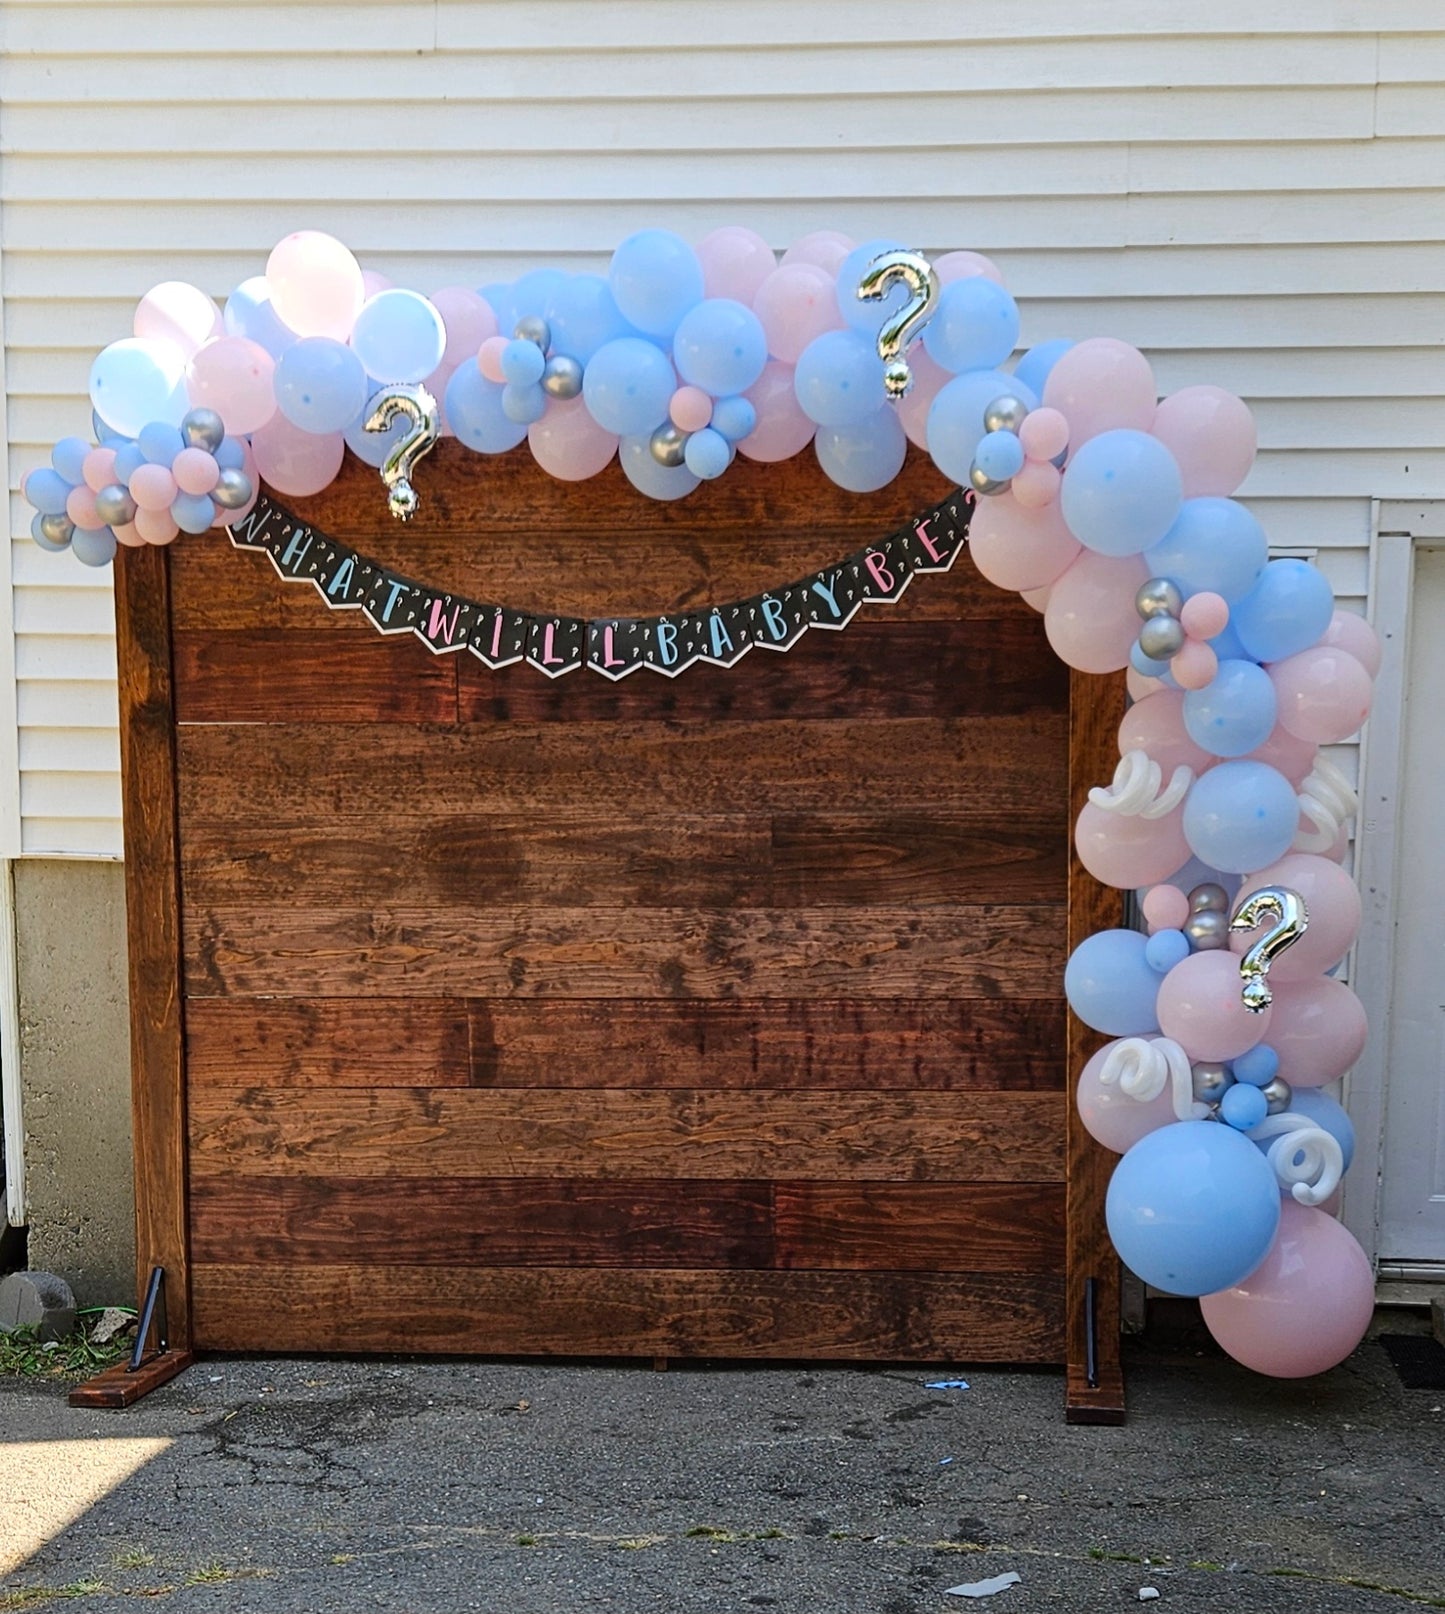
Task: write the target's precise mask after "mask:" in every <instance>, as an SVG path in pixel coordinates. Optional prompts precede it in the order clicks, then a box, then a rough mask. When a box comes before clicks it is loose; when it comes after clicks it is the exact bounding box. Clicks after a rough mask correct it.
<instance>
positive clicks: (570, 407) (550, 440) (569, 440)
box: [527, 398, 617, 482]
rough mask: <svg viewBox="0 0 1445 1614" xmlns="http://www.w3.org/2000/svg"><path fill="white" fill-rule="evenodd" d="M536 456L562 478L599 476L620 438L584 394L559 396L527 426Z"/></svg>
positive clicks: (570, 479)
mask: <svg viewBox="0 0 1445 1614" xmlns="http://www.w3.org/2000/svg"><path fill="white" fill-rule="evenodd" d="M527 442H528V444H529V445H530V446H531V449H532V457H533V459H535V460H536V462H537V463H538V465H540V466H541V467H542V469H543V470H544V471H546V472H548V473H549V474H550V475H552V476H555V477H557V478H558V480H559V481H562V482H580V481H582V480H583V479H584V478H586V477H589V476H596V475H597V473H598V472H599V471H600V470H601V469H602V467H603V466H604V465H606V464H607V463H608V462H609V461H610V460H611V458H612V456H613V455H614V454H615V453H616V452H617V438H616V437H615V436H614V435H613V434H612V433H611V432H609V431H604V430H603V428H602V427H601V426H599V425H598V424H597V422H596V421H595V420H594V419H593V418H592V412H591V410H589V409H588V407H587V405H586V402H585V401H584V400H583V399H581V398H567V399H565V400H555V401H553V402H551V403H549V404H548V405H547V412H546V414H545V415H543V416H542V418H541V419H540V420H537V421H533V423H532V424H531V425H530V426H529V427H528V428H527Z"/></svg>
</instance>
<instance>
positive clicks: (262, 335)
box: [221, 275, 301, 359]
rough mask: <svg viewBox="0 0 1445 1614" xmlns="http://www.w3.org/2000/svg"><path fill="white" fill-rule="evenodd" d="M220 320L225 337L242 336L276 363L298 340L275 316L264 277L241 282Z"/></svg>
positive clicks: (227, 301)
mask: <svg viewBox="0 0 1445 1614" xmlns="http://www.w3.org/2000/svg"><path fill="white" fill-rule="evenodd" d="M221 320H222V323H223V324H224V325H225V327H226V335H227V336H244V337H245V338H246V340H247V341H248V342H254V343H255V344H256V345H257V346H258V347H263V348H265V349H266V351H267V352H268V353H269V354H270V355H271V357H272V358H273V359H279V358H280V357H281V355H282V354H283V353H284V352H285V351H286V349H287V348H288V347H290V346H291V344H292V343H293V342H299V341H300V340H301V338H300V337H299V336H297V334H296V332H295V331H293V330H292V329H291V327H290V326H289V325H287V324H286V322H285V321H284V320H283V319H282V318H281V316H280V315H279V314H278V313H277V312H276V310H275V307H274V306H273V305H272V302H271V286H270V282H269V281H268V280H267V279H266V277H265V275H252V276H251V278H250V279H249V280H243V281H242V282H241V284H240V285H239V286H237V287H236V289H235V291H233V292H232V293H231V295H230V296H229V297H228V298H227V299H226V306H225V307H224V308H223V309H222V310H221Z"/></svg>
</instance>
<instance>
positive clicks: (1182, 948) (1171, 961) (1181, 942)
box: [1144, 930, 1189, 975]
mask: <svg viewBox="0 0 1445 1614" xmlns="http://www.w3.org/2000/svg"><path fill="white" fill-rule="evenodd" d="M1144 956H1145V958H1146V959H1148V961H1149V968H1150V969H1151V970H1153V971H1154V972H1155V974H1156V975H1167V974H1168V973H1169V971H1170V970H1172V969H1173V968H1174V966H1175V965H1176V964H1182V963H1183V962H1184V960H1185V959H1186V958H1188V957H1189V938H1188V937H1187V936H1186V935H1185V934H1184V932H1183V931H1182V930H1156V931H1155V932H1154V934H1153V935H1152V936H1151V937H1150V938H1149V940H1148V941H1147V942H1146V943H1145V944H1144Z"/></svg>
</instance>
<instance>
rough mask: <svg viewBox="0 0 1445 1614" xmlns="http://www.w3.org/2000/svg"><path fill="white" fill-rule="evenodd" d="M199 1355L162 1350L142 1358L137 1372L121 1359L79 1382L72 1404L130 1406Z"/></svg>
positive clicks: (183, 1370) (72, 1396)
mask: <svg viewBox="0 0 1445 1614" xmlns="http://www.w3.org/2000/svg"><path fill="white" fill-rule="evenodd" d="M195 1359H196V1358H195V1355H194V1354H193V1353H192V1352H191V1351H161V1352H160V1353H159V1354H158V1355H155V1356H152V1357H151V1358H150V1359H149V1360H148V1361H145V1362H142V1363H141V1365H140V1366H139V1367H138V1368H136V1370H135V1371H134V1372H132V1371H131V1367H130V1364H129V1363H128V1362H117V1363H116V1365H115V1366H114V1367H108V1368H106V1370H105V1372H104V1373H97V1374H96V1376H95V1377H94V1378H93V1379H87V1380H86V1381H85V1383H84V1384H77V1385H76V1387H75V1388H74V1389H73V1390H72V1391H71V1392H70V1395H69V1396H68V1398H67V1399H68V1400H69V1403H70V1405H71V1406H72V1407H128V1406H130V1405H131V1404H132V1403H133V1402H135V1401H139V1400H140V1398H141V1397H142V1396H143V1395H149V1394H150V1393H151V1391H152V1390H159V1389H160V1387H161V1385H163V1384H169V1383H170V1381H171V1380H172V1379H173V1378H175V1377H176V1376H177V1375H178V1374H181V1373H184V1372H185V1370H186V1369H187V1368H188V1367H189V1366H190V1365H191V1363H192V1362H194V1361H195Z"/></svg>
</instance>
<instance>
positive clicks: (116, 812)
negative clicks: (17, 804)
mask: <svg viewBox="0 0 1445 1614" xmlns="http://www.w3.org/2000/svg"><path fill="white" fill-rule="evenodd" d="M20 852H21V855H22V856H23V857H100V858H119V857H122V856H123V855H124V852H125V837H124V834H123V831H122V827H121V820H120V796H119V792H117V794H116V799H115V803H114V808H113V811H112V813H111V816H109V817H107V816H105V815H104V814H103V813H101V812H100V811H99V810H97V811H95V813H94V815H93V816H92V817H90V818H43V817H39V816H37V815H35V814H33V813H32V814H30V815H28V816H27V817H26V818H25V820H24V823H23V824H22V826H21V834H20Z"/></svg>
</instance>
